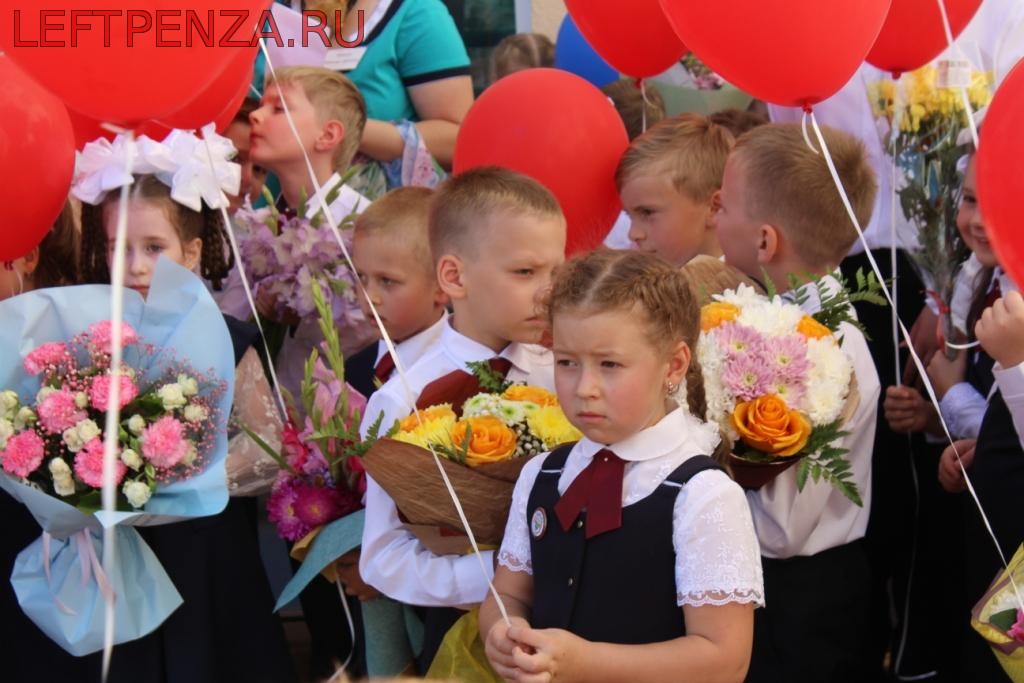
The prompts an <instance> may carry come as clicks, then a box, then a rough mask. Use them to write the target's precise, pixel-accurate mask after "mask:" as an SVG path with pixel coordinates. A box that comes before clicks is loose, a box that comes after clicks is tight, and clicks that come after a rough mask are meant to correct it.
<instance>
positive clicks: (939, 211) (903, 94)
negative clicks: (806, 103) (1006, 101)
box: [868, 62, 992, 338]
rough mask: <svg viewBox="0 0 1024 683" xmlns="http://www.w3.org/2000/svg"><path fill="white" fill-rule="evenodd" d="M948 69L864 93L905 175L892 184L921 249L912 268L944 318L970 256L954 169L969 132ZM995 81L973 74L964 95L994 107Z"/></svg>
mask: <svg viewBox="0 0 1024 683" xmlns="http://www.w3.org/2000/svg"><path fill="white" fill-rule="evenodd" d="M949 64H950V63H949V62H941V63H940V66H942V67H943V68H941V69H940V68H937V67H936V66H934V65H929V66H925V67H923V68H921V69H918V70H917V71H913V72H911V73H908V74H905V75H904V76H903V77H902V78H901V79H900V80H899V81H894V80H891V79H885V80H880V81H875V82H873V83H871V84H869V86H868V97H869V98H870V99H871V105H872V110H873V112H874V114H875V117H876V118H877V119H878V121H879V128H880V132H881V134H882V135H883V136H884V138H885V139H886V140H888V149H889V153H890V154H891V155H892V156H893V158H894V159H895V160H896V164H897V166H898V167H899V169H900V171H901V173H902V179H901V180H900V181H898V182H897V187H896V192H897V193H898V195H899V199H900V207H901V209H902V212H903V215H904V217H905V218H906V219H907V220H908V221H910V222H911V224H912V225H913V226H914V227H915V228H916V229H917V241H918V247H917V248H916V249H913V250H911V251H910V252H909V253H910V256H911V260H912V262H913V263H914V264H915V265H916V267H917V270H918V273H919V275H920V276H921V279H922V280H923V281H924V283H925V285H926V286H927V287H928V290H929V295H930V296H931V297H932V298H933V299H934V300H935V303H936V304H937V305H938V308H939V310H940V311H941V312H943V313H945V312H946V311H948V310H949V304H950V301H951V299H952V296H953V286H954V280H955V278H956V273H957V270H958V269H959V267H960V264H961V263H963V261H964V260H965V259H966V258H967V256H968V254H969V252H968V250H967V247H966V246H965V245H964V243H963V240H962V239H961V237H960V233H959V231H958V230H957V228H956V213H957V207H958V204H959V199H960V195H959V193H960V185H961V181H962V172H961V170H960V169H959V167H958V161H959V160H960V159H961V157H962V156H963V155H964V154H965V153H966V151H967V150H966V146H965V145H963V144H959V140H958V138H959V137H960V133H961V131H963V130H964V129H965V127H966V126H967V118H966V116H967V114H966V112H965V111H964V105H963V98H962V96H961V93H960V89H959V88H955V87H946V85H945V83H944V81H946V80H948V79H945V78H943V77H942V76H943V74H945V73H948V72H949V71H950V69H949ZM991 85H992V78H991V75H990V74H988V73H986V72H980V71H974V72H972V73H971V74H970V85H969V87H968V88H967V95H968V99H969V101H970V104H971V107H972V108H974V109H975V110H977V109H978V108H980V107H984V106H986V105H987V104H988V103H989V101H990V100H991V99H992V93H991V90H990V88H991ZM944 324H945V329H944V334H945V336H946V337H947V338H948V337H950V336H951V335H952V331H953V330H952V321H951V320H950V317H949V316H948V315H945V316H944Z"/></svg>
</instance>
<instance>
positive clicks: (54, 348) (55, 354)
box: [22, 342, 69, 375]
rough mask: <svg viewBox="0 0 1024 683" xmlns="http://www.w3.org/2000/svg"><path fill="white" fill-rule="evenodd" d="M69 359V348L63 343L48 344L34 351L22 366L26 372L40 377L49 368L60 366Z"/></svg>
mask: <svg viewBox="0 0 1024 683" xmlns="http://www.w3.org/2000/svg"><path fill="white" fill-rule="evenodd" d="M68 359H69V356H68V351H67V348H65V346H64V344H63V343H61V342H47V343H46V344H43V345H41V346H38V347H36V348H35V349H33V350H32V351H31V352H30V353H29V354H28V355H27V356H25V361H24V363H22V365H23V366H24V368H25V372H27V373H28V374H30V375H38V374H39V373H41V372H43V371H45V370H46V368H47V367H53V366H57V365H60V363H61V362H62V361H66V360H68Z"/></svg>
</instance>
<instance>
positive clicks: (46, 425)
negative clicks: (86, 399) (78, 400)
mask: <svg viewBox="0 0 1024 683" xmlns="http://www.w3.org/2000/svg"><path fill="white" fill-rule="evenodd" d="M37 412H38V413H39V424H41V425H42V426H43V429H45V430H46V431H48V432H50V433H51V434H60V433H62V432H63V431H64V430H65V429H71V428H72V427H74V426H75V425H76V424H78V423H79V422H81V421H82V420H84V419H85V418H86V417H88V415H87V414H86V412H85V411H84V410H82V409H81V408H79V407H78V406H77V405H75V395H74V394H72V393H71V392H70V391H68V390H66V389H61V390H59V391H54V392H53V393H51V394H47V396H46V398H44V399H43V400H42V402H41V403H40V404H39V410H38V411H37Z"/></svg>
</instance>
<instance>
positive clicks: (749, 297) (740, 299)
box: [714, 284, 766, 308]
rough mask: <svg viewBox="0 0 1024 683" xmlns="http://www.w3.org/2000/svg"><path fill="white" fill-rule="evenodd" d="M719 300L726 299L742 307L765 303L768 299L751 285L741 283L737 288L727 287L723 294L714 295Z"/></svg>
mask: <svg viewBox="0 0 1024 683" xmlns="http://www.w3.org/2000/svg"><path fill="white" fill-rule="evenodd" d="M714 298H715V299H716V300H717V301H725V302H728V303H730V304H735V305H736V306H739V307H740V308H746V307H747V306H757V305H764V304H765V302H766V300H765V297H764V295H762V294H758V293H757V291H755V290H754V288H753V287H751V286H750V285H743V284H741V285H740V286H738V287H737V288H736V289H727V290H725V291H724V292H722V293H721V294H718V295H716V296H715V297H714Z"/></svg>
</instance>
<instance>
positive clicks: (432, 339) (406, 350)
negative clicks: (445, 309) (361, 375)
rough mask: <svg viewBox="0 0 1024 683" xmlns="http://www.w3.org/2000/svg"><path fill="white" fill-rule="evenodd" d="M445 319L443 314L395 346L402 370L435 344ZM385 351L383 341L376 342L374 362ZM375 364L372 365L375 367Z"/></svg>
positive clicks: (381, 356) (386, 348) (445, 316)
mask: <svg viewBox="0 0 1024 683" xmlns="http://www.w3.org/2000/svg"><path fill="white" fill-rule="evenodd" d="M447 319H448V314H447V313H444V314H442V315H441V317H440V318H438V319H437V322H435V323H434V324H433V325H431V326H430V327H428V328H426V329H424V330H420V331H419V332H417V333H416V334H414V335H412V336H411V337H409V338H408V339H405V340H403V341H400V342H398V343H397V344H395V351H396V352H397V353H398V360H399V361H401V363H402V367H403V368H406V369H408V368H409V367H410V366H411V365H412V364H413V363H415V362H416V361H417V360H419V359H420V357H421V356H422V355H423V353H424V352H425V351H426V350H427V349H429V348H430V347H431V346H433V345H434V344H435V343H436V342H437V338H438V337H440V336H441V330H442V329H443V328H444V324H445V321H446V320H447ZM387 351H388V347H387V346H385V345H384V340H383V339H382V340H380V341H378V342H377V361H376V362H379V361H380V359H381V358H383V357H384V354H385V353H387ZM376 362H375V363H374V365H376Z"/></svg>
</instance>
